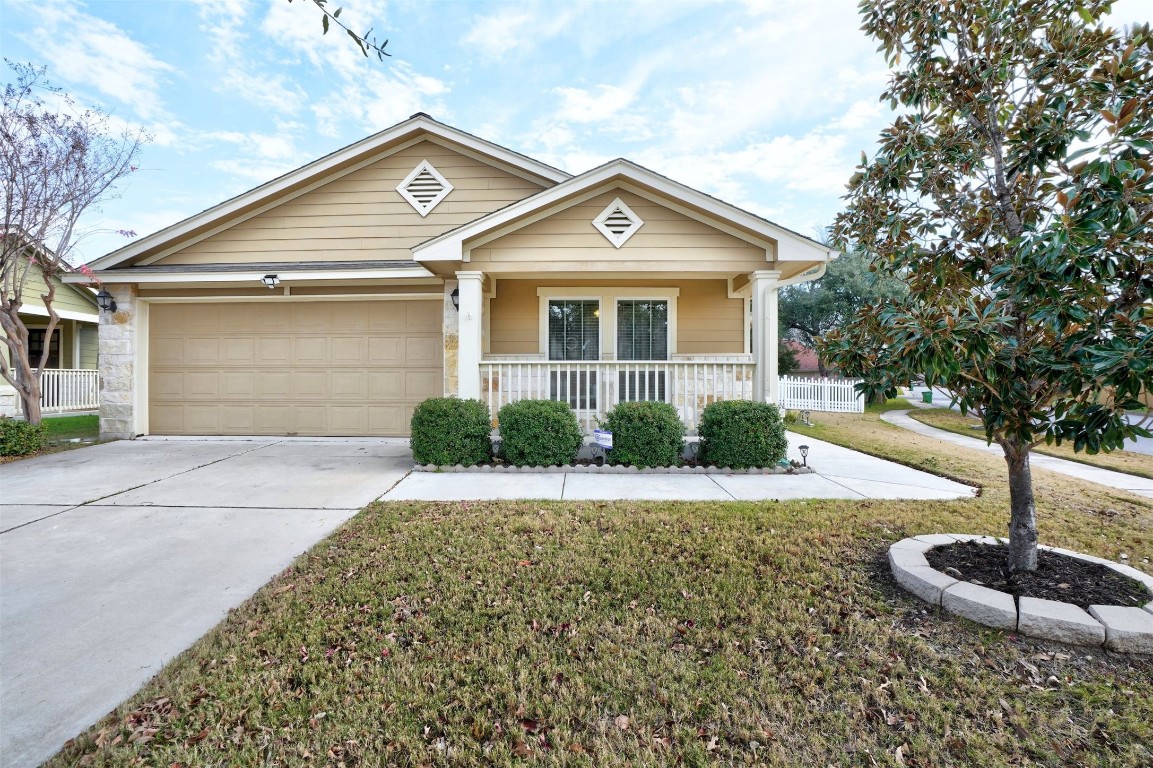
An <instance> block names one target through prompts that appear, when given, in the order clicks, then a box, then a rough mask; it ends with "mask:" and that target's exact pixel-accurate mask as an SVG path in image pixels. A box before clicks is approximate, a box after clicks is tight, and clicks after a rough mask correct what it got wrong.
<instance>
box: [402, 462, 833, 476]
mask: <svg viewBox="0 0 1153 768" xmlns="http://www.w3.org/2000/svg"><path fill="white" fill-rule="evenodd" d="M413 471H414V472H474V473H486V472H487V473H490V474H491V473H497V474H501V473H509V474H517V473H520V474H541V475H551V474H566V473H572V472H576V473H589V474H594V475H596V474H601V475H810V474H813V473H814V471H815V470H814V469H813V468H812V467H749V468H748V469H733V468H731V467H646V468H645V469H641V468H640V467H633V466H626V465H624V464H604V465H599V466H598V465H596V464H588V465H585V464H562V465H561V466H558V467H515V466H507V467H506V466H504V465H503V464H495V465H494V464H473V465H470V466H467V467H466V466H464V465H463V464H452V465H448V464H445V465H441V464H417V465H416V466H414V467H413Z"/></svg>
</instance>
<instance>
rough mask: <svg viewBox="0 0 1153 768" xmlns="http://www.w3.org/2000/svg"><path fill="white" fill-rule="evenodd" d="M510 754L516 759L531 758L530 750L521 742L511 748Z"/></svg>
mask: <svg viewBox="0 0 1153 768" xmlns="http://www.w3.org/2000/svg"><path fill="white" fill-rule="evenodd" d="M512 753H513V754H514V755H516V756H517V757H532V748H531V747H529V745H528V744H525V743H524V742H523V741H518V742H517V743H516V746H514V747H513V748H512Z"/></svg>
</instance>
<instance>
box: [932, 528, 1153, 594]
mask: <svg viewBox="0 0 1153 768" xmlns="http://www.w3.org/2000/svg"><path fill="white" fill-rule="evenodd" d="M1008 550H1009V548H1008V547H1005V546H994V545H991V544H979V543H977V542H961V543H958V544H951V545H949V546H946V547H934V548H933V549H931V550H929V551H928V552H926V553H925V558H926V559H927V560H928V561H929V565H931V566H933V568H934V569H936V570H938V571H941V572H942V573H946V574H948V575H949V576H952V577H953V578H954V579H959V580H961V581H968V582H972V583H973V584H979V585H981V586H985V587H989V588H990V589H996V590H998V591H1001V592H1008V593H1009V594H1011V595H1013V596H1014V597H1036V598H1041V599H1043V600H1059V601H1061V602H1063V603H1072V604H1073V605H1076V606H1079V607H1081V608H1086V609H1087V608H1088V607H1089V606H1090V605H1122V606H1142V605H1145V603H1147V602H1149V601H1150V600H1151V599H1153V595H1150V593H1149V591H1148V590H1147V589H1145V585H1143V584H1141V583H1140V582H1138V581H1134V580H1133V579H1130V578H1129V577H1127V576H1123V575H1121V574H1120V573H1117V572H1116V571H1114V570H1113V569H1111V568H1107V567H1105V566H1104V565H1100V564H1098V563H1089V562H1085V561H1084V560H1077V559H1074V558H1072V557H1067V556H1065V555H1060V554H1057V553H1056V552H1047V551H1045V550H1041V551H1040V552H1038V553H1037V570H1036V571H1033V572H1032V573H1010V572H1009V551H1008Z"/></svg>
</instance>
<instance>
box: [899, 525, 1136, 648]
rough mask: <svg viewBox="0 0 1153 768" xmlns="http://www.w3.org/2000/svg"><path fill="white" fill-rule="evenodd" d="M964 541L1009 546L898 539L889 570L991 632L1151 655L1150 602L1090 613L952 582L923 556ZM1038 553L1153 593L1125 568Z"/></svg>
mask: <svg viewBox="0 0 1153 768" xmlns="http://www.w3.org/2000/svg"><path fill="white" fill-rule="evenodd" d="M963 541H976V542H979V543H981V544H991V545H1001V544H1007V543H1008V539H1003V538H1002V539H997V538H993V537H992V536H978V535H974V534H968V533H932V534H925V535H921V536H913V537H910V538H907V539H902V540H901V541H898V542H897V543H896V544H894V545H892V546H891V547H889V567H890V568H891V569H892V571H893V576H894V578H896V580H897V583H898V584H900V585H901V586H902V587H904V588H905V589H907V590H908V591H909V592H912V593H913V594H914V595H916V596H917V597H919V598H921V599H922V600H924V601H925V602H927V603H932V604H933V605H936V606H939V607H941V608H943V609H945V610H946V611H948V612H949V613H954V614H956V615H958V616H963V617H965V618H966V619H970V620H972V621H975V622H977V623H978V624H984V625H985V626H987V627H993V628H995V629H1005V630H1009V631H1011V632H1019V633H1020V634H1022V635H1027V636H1029V637H1037V638H1041V639H1043V640H1056V641H1057V642H1061V643H1069V644H1070V645H1088V646H1102V645H1103V646H1104V647H1106V648H1108V649H1109V650H1111V651H1120V652H1122V653H1153V600H1150V601H1149V602H1148V603H1146V604H1145V607H1144V608H1127V607H1124V606H1119V605H1091V606H1089V610H1088V611H1085V610H1084V609H1082V608H1080V607H1078V606H1076V605H1072V604H1071V603H1062V602H1059V601H1057V600H1041V599H1038V598H1035V597H1022V598H1020V600H1019V601H1018V600H1014V599H1013V596H1012V595H1010V594H1008V593H1006V592H998V591H997V590H995V589H989V588H988V587H982V586H980V585H979V584H972V583H970V582H967V581H960V580H958V579H954V578H953V577H952V576H949V575H948V574H945V573H942V572H940V571H938V570H936V569H934V568H933V567H932V566H930V565H929V561H928V560H927V559H925V553H926V552H928V551H929V550H930V549H934V548H935V547H944V546H948V545H950V544H955V543H957V542H963ZM1041 549H1044V550H1048V551H1050V552H1056V553H1058V554H1061V555H1065V556H1066V557H1072V558H1075V559H1077V560H1084V561H1086V562H1090V563H1098V564H1100V565H1104V566H1106V567H1108V568H1112V569H1113V570H1114V571H1116V572H1117V573H1120V574H1121V575H1123V576H1128V577H1129V578H1131V579H1134V580H1136V581H1139V582H1141V583H1142V584H1144V585H1145V588H1146V589H1147V590H1149V592H1150V593H1151V594H1153V576H1150V575H1149V574H1146V573H1143V572H1142V571H1139V570H1137V569H1136V568H1133V567H1131V566H1128V565H1122V564H1120V563H1114V562H1113V561H1111V560H1105V559H1103V558H1100V557H1093V556H1092V555H1083V554H1081V553H1079V552H1072V551H1070V550H1067V549H1060V548H1058V547H1045V546H1042V547H1041Z"/></svg>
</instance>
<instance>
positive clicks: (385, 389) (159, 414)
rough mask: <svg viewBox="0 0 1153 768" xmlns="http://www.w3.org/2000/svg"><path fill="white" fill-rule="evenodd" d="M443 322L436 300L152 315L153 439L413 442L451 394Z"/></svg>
mask: <svg viewBox="0 0 1153 768" xmlns="http://www.w3.org/2000/svg"><path fill="white" fill-rule="evenodd" d="M442 313H443V307H442V302H439V301H427V300H425V301H419V300H387V301H364V302H335V301H332V302H324V301H322V302H281V301H277V302H268V303H251V302H237V303H205V304H154V305H153V306H152V309H151V312H150V320H149V323H150V327H149V339H150V341H149V343H150V347H149V358H150V371H149V377H150V385H149V396H150V411H149V414H150V429H151V431H152V432H154V433H157V434H238V435H239V434H254V435H261V434H264V435H285V434H300V435H404V434H407V433H408V425H409V422H410V420H411V418H412V410H413V408H414V407H415V406H416V404H417V403H419V402H420V401H421V400H423V399H425V398H427V397H434V396H439V395H440V394H441V392H442V391H443V373H442V365H441V360H442V356H443V351H442V345H441V328H440V326H441V315H442ZM205 317H213V318H215V319H214V320H212V321H211V322H193V320H194V319H195V318H205ZM212 328H215V329H217V330H215V331H211V330H210V329H212Z"/></svg>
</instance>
